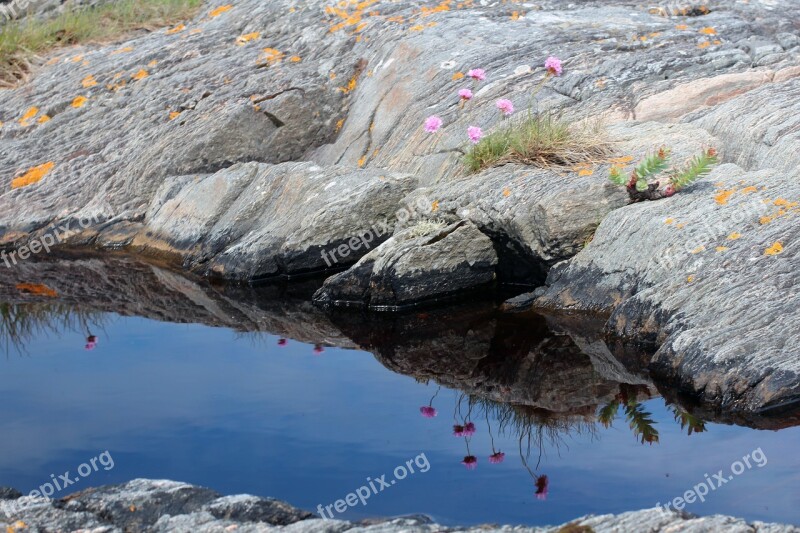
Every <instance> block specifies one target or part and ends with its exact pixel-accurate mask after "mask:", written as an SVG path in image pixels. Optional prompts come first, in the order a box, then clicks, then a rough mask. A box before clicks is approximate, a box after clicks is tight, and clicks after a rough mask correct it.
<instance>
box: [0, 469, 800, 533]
mask: <svg viewBox="0 0 800 533" xmlns="http://www.w3.org/2000/svg"><path fill="white" fill-rule="evenodd" d="M0 504H2V505H3V506H4V508H5V509H7V510H9V513H7V514H6V513H4V514H3V515H0V516H1V517H0V527H2V528H4V529H5V528H8V530H9V531H20V532H31V533H37V532H42V533H44V532H50V531H60V532H61V531H63V532H79V531H80V532H92V533H117V532H119V533H121V532H140V531H141V532H153V533H156V532H166V531H169V532H173V533H174V532H186V533H212V532H214V533H216V532H222V531H236V532H237V533H255V532H262V531H291V532H294V533H306V532H309V533H310V532H315V533H323V532H324V533H328V532H330V533H339V532H343V531H358V532H364V533H367V532H370V533H399V532H401V531H403V532H405V531H418V532H423V533H425V532H430V533H433V532H451V531H452V532H455V531H464V532H475V533H477V532H483V533H489V532H493V531H497V532H512V531H513V532H519V533H545V532H553V533H555V532H563V533H567V532H581V533H588V532H598V533H601V532H609V533H610V532H620V531H692V532H696V533H702V532H716V531H735V532H742V533H745V532H768V533H779V532H780V533H783V532H797V531H800V529H799V528H796V527H793V526H789V525H780V524H768V523H763V522H753V523H747V522H745V521H744V520H741V519H738V518H732V517H728V516H722V515H714V516H708V517H702V518H699V517H695V516H693V515H689V514H686V513H674V512H667V511H662V510H659V509H646V510H642V511H633V512H628V513H622V514H619V515H610V514H609V515H600V516H591V515H590V516H584V517H581V518H578V519H576V520H573V521H572V522H569V523H567V524H562V525H559V526H545V527H532V528H528V527H512V526H497V525H482V526H476V527H471V528H458V527H456V528H449V527H443V526H440V525H438V524H435V523H433V522H432V521H431V520H429V519H428V518H426V517H424V516H415V517H405V518H387V519H373V520H367V521H362V522H355V523H354V522H346V521H340V520H324V519H321V518H318V517H316V516H315V515H313V514H311V513H309V512H307V511H303V510H301V509H297V508H295V507H292V506H291V505H289V504H287V503H284V502H281V501H278V500H275V499H272V498H260V497H257V496H250V495H246V494H242V495H237V496H221V495H220V494H218V493H216V492H214V491H213V490H210V489H207V488H203V487H196V486H193V485H189V484H186V483H180V482H177V481H167V480H150V479H135V480H133V481H129V482H127V483H123V484H121V485H108V486H104V487H99V488H92V489H86V490H83V491H81V492H77V493H75V494H72V495H70V496H67V497H65V498H62V499H59V500H50V501H45V500H35V499H31V498H30V497H28V496H25V497H20V496H19V493H18V492H16V491H14V490H13V489H0Z"/></svg>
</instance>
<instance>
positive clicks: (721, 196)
mask: <svg viewBox="0 0 800 533" xmlns="http://www.w3.org/2000/svg"><path fill="white" fill-rule="evenodd" d="M734 194H736V189H727V190H724V191H720V192H719V193H717V195H716V196H714V201H715V202H717V203H718V204H719V205H727V204H728V200H730V198H731V196H733V195H734Z"/></svg>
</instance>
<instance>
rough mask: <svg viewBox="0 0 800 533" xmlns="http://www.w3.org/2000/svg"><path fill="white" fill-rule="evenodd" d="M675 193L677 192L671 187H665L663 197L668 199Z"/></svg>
mask: <svg viewBox="0 0 800 533" xmlns="http://www.w3.org/2000/svg"><path fill="white" fill-rule="evenodd" d="M676 192H678V191H676V190H675V187H673V186H672V185H667V186H666V187H665V188H664V196H666V197H667V198H669V197H670V196H673V195H674V194H675V193H676Z"/></svg>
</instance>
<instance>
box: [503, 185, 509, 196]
mask: <svg viewBox="0 0 800 533" xmlns="http://www.w3.org/2000/svg"><path fill="white" fill-rule="evenodd" d="M503 196H505V197H506V198H508V197H509V196H511V191H510V190H509V189H508V187H506V188H505V189H503Z"/></svg>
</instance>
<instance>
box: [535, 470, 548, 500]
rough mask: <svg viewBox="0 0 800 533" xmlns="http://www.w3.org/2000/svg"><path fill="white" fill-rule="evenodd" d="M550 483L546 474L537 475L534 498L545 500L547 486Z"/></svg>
mask: <svg viewBox="0 0 800 533" xmlns="http://www.w3.org/2000/svg"><path fill="white" fill-rule="evenodd" d="M548 485H550V482H549V481H548V480H547V476H539V477H537V478H536V499H537V500H546V499H547V487H548Z"/></svg>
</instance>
